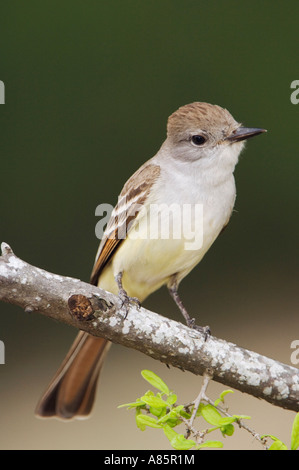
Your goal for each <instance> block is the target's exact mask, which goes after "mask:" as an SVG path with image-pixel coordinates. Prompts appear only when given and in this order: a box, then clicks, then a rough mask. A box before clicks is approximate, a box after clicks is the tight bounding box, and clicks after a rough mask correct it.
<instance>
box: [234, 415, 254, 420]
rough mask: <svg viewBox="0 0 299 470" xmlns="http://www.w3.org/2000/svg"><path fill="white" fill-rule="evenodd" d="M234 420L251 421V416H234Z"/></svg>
mask: <svg viewBox="0 0 299 470" xmlns="http://www.w3.org/2000/svg"><path fill="white" fill-rule="evenodd" d="M233 418H235V419H236V420H237V419H251V416H247V415H233Z"/></svg>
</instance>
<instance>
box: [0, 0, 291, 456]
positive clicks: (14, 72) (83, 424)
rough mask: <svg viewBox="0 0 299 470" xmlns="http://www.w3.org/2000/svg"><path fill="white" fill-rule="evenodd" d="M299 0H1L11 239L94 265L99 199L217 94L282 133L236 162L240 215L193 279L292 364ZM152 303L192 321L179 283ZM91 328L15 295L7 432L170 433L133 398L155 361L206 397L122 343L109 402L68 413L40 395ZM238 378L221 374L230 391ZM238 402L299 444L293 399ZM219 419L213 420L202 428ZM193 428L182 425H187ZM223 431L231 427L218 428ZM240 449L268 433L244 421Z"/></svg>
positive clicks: (5, 332) (191, 301)
mask: <svg viewBox="0 0 299 470" xmlns="http://www.w3.org/2000/svg"><path fill="white" fill-rule="evenodd" d="M298 15H299V4H298V2H297V1H296V0H289V1H288V2H284V3H282V2H273V1H270V0H263V2H260V1H258V0H252V1H251V2H250V4H248V3H247V2H241V3H240V2H237V1H234V0H229V1H228V0H226V1H224V0H218V1H217V2H205V1H202V0H186V1H184V2H181V1H179V0H162V1H160V2H157V1H148V0H146V1H142V2H141V1H137V0H125V1H124V0H112V1H109V2H104V1H95V0H85V1H84V2H73V1H69V0H67V1H66V0H64V1H61V0H60V1H56V0H51V1H49V0H44V1H43V2H40V1H37V0H34V1H32V0H28V1H26V2H21V1H15V0H10V1H9V2H4V4H3V5H2V7H1V19H0V40H1V44H2V47H1V60H0V80H2V81H3V82H4V84H5V99H6V103H5V105H2V106H1V107H0V122H1V127H0V135H1V187H0V193H1V199H0V200H1V202H0V204H1V222H0V224H1V225H0V239H1V241H5V242H7V243H8V244H10V245H11V246H12V248H13V250H14V251H15V253H16V254H17V255H18V256H19V257H21V258H22V259H24V260H26V261H27V262H29V263H31V264H34V265H36V266H39V267H42V268H44V269H46V270H48V271H50V272H54V273H58V274H62V275H68V276H72V277H76V278H80V279H82V280H85V281H88V279H89V275H90V271H91V268H92V265H93V261H94V256H95V253H96V250H97V247H98V243H99V241H98V240H97V239H96V237H95V233H94V229H95V224H96V222H97V220H98V219H97V218H96V217H95V208H96V206H97V205H98V204H100V203H103V202H106V203H110V204H115V202H116V200H117V195H118V193H119V191H120V190H121V188H122V186H123V184H124V183H125V181H126V180H127V178H128V177H129V176H130V175H131V174H132V173H133V172H134V171H135V170H136V169H137V168H138V167H139V166H140V165H141V164H142V163H143V162H144V161H146V160H147V159H148V158H150V157H152V156H153V155H154V154H155V153H156V151H157V150H158V149H159V147H160V145H161V143H162V141H163V140H164V138H165V134H166V120H167V117H168V116H169V114H171V113H172V112H173V111H175V110H176V109H177V108H178V107H179V106H181V105H184V104H187V103H190V102H192V101H207V102H210V103H213V104H219V105H221V106H223V107H226V108H228V109H229V111H230V112H231V113H232V114H233V116H234V117H235V119H236V120H238V121H240V122H243V123H244V124H245V125H246V126H249V127H250V126H251V127H264V128H266V129H268V133H267V134H266V135H263V136H259V137H257V138H255V139H253V140H250V141H249V142H248V144H247V148H246V151H245V152H244V153H243V154H242V157H241V159H240V162H239V164H238V166H237V169H236V173H235V175H236V182H237V193H238V195H237V201H236V206H235V212H234V214H233V217H232V219H231V222H230V224H229V226H228V228H227V230H226V231H225V232H224V234H223V235H222V236H221V237H219V239H218V240H217V241H216V242H215V244H214V246H213V247H212V249H211V250H210V251H209V253H208V254H207V255H206V257H205V258H204V260H203V261H202V262H201V263H200V265H198V267H197V268H195V269H194V271H193V272H192V273H191V274H190V275H189V276H188V277H187V278H186V279H185V280H184V282H183V283H182V284H181V287H180V294H181V297H182V298H183V299H184V302H185V305H186V306H187V308H188V309H189V311H190V312H191V313H192V314H194V316H196V317H197V318H198V323H200V324H203V325H205V324H209V325H210V326H211V329H212V333H213V334H214V335H215V336H218V337H220V338H224V339H227V340H229V341H232V342H234V343H237V344H238V345H240V346H242V347H245V348H248V349H251V350H255V351H257V352H258V353H261V354H264V355H267V356H270V357H272V358H274V359H276V360H278V361H281V362H284V363H287V364H290V355H291V352H292V350H291V348H290V344H291V342H292V341H293V340H295V339H298V338H299V331H298V330H299V328H298V327H299V322H298V259H297V255H298V251H297V249H298V248H297V246H298V243H297V241H298V234H299V233H298V232H299V230H298V229H299V224H298V201H299V196H298V169H299V158H298V147H299V136H298V125H299V105H297V106H296V105H293V104H292V103H291V101H290V95H291V93H292V91H293V90H291V88H290V84H291V82H292V81H293V80H298V79H299V67H298V48H299V36H298ZM145 306H146V307H147V308H149V309H151V310H153V311H157V312H159V313H161V314H163V315H165V316H168V317H170V318H173V319H177V320H180V319H181V318H180V315H179V313H178V312H177V309H176V307H175V306H174V304H173V301H172V300H171V299H170V298H169V296H168V293H167V291H166V289H165V288H164V289H161V290H160V291H159V292H157V293H155V294H153V295H152V296H151V297H150V298H149V299H148V300H147V301H146V303H145ZM75 334H76V331H75V330H74V329H72V328H70V327H67V326H65V325H63V324H60V323H55V322H53V321H52V320H50V319H47V318H44V317H41V316H39V315H38V314H31V315H29V314H25V313H24V312H23V311H22V310H21V309H18V308H16V307H14V306H11V305H8V304H3V303H2V304H0V339H1V340H2V341H4V343H5V348H6V364H5V365H2V366H0V397H1V398H0V416H1V427H0V447H1V449H169V448H170V447H169V444H168V441H167V439H166V437H164V435H163V433H162V431H161V432H159V430H156V429H147V430H146V431H145V432H141V431H140V430H138V429H137V428H136V426H135V420H134V413H133V412H132V411H131V412H129V411H126V410H125V409H119V410H118V409H117V406H118V405H119V404H121V403H126V402H130V401H134V399H135V398H136V397H138V396H141V395H142V394H143V393H144V392H145V391H146V390H147V389H148V388H149V387H148V384H147V383H146V382H144V380H143V379H142V378H141V376H140V371H141V370H142V369H144V368H147V369H151V370H153V371H154V372H156V373H157V374H160V375H161V376H162V377H163V378H164V380H165V381H166V382H167V384H168V385H169V387H170V388H174V389H175V391H176V392H177V394H178V396H179V400H180V403H187V402H190V401H191V400H193V399H194V398H195V397H196V396H197V394H198V392H199V389H200V386H201V378H200V377H195V376H193V375H192V374H190V373H188V372H185V373H183V372H181V371H179V370H175V369H170V370H168V369H167V368H166V367H165V365H163V364H160V363H158V362H156V361H153V360H152V359H150V358H148V357H146V356H144V355H142V354H140V353H137V352H135V351H133V350H127V349H125V348H123V347H121V346H114V347H113V348H112V349H111V352H110V353H109V356H108V359H107V362H106V364H105V367H104V370H103V372H102V375H101V379H100V387H99V388H98V397H97V401H96V406H95V408H94V412H93V414H92V417H91V418H90V419H89V420H87V421H77V422H76V421H74V422H70V423H63V422H59V421H54V420H41V419H37V418H36V417H35V416H34V409H35V405H36V403H37V401H38V399H39V397H40V395H41V393H42V392H43V391H44V389H45V388H46V386H47V384H48V382H49V380H50V378H51V377H52V375H53V374H54V372H55V371H56V369H57V367H58V366H59V364H60V362H61V360H62V358H63V357H64V354H65V353H66V352H67V350H68V348H69V346H70V344H71V342H72V341H73V338H74V336H75ZM223 389H225V387H224V386H222V385H219V384H216V383H213V384H212V385H211V386H210V388H209V390H208V392H209V395H210V397H211V398H215V399H216V398H217V396H218V394H219V393H220V392H221V391H222V390H223ZM228 404H229V406H230V411H231V413H234V414H240V413H241V414H246V415H250V416H251V417H252V419H251V422H250V423H248V424H249V425H250V427H252V428H253V429H254V430H255V431H256V432H258V433H260V434H264V433H270V434H274V435H277V436H278V437H280V438H281V439H282V440H284V441H285V443H286V444H287V445H289V444H290V433H291V425H292V421H293V418H294V413H292V412H289V411H285V410H282V409H280V408H277V407H274V406H272V405H270V404H267V403H265V402H262V401H259V400H257V399H254V398H252V397H249V396H247V395H243V394H241V393H239V392H236V393H235V394H234V395H230V396H229V397H228ZM204 427H205V425H203V428H204ZM181 432H183V429H182V431H181ZM213 438H215V439H217V438H218V439H219V438H220V439H221V435H216V434H215V436H213ZM224 444H225V448H226V449H236V448H242V449H259V448H260V446H259V445H257V444H256V443H255V442H254V440H253V438H252V436H250V435H249V434H248V433H246V432H245V431H242V430H241V431H238V432H236V433H235V435H234V436H233V437H232V438H226V439H225V442H224Z"/></svg>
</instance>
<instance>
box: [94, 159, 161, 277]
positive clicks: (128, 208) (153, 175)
mask: <svg viewBox="0 0 299 470" xmlns="http://www.w3.org/2000/svg"><path fill="white" fill-rule="evenodd" d="M159 174H160V167H159V166H158V165H155V164H153V163H149V162H147V163H145V164H144V165H143V166H142V167H141V168H139V170H137V171H136V172H135V173H134V174H133V175H132V176H131V178H130V179H129V180H128V181H127V182H126V184H125V185H124V187H123V189H122V191H121V193H120V195H119V198H118V202H117V204H116V206H115V208H114V209H113V211H112V214H111V217H110V219H109V222H108V224H107V227H106V230H105V232H104V235H103V238H102V241H101V243H100V246H99V250H98V253H97V258H96V260H95V264H94V267H93V270H92V273H91V278H90V282H91V284H94V285H97V283H98V279H99V276H100V273H101V271H102V270H103V268H104V267H105V266H106V264H107V263H108V262H109V261H110V259H111V257H112V256H113V254H114V253H115V251H116V250H117V249H118V247H119V246H120V244H121V243H122V242H123V240H124V239H125V237H126V234H127V232H128V229H131V228H132V227H133V225H134V221H135V220H136V218H137V215H138V214H139V212H140V210H141V207H142V206H143V205H144V203H145V201H146V200H147V198H148V196H149V194H150V191H151V188H152V186H153V184H154V183H155V181H156V180H157V178H158V176H159Z"/></svg>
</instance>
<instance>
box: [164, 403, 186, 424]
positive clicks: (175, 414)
mask: <svg viewBox="0 0 299 470" xmlns="http://www.w3.org/2000/svg"><path fill="white" fill-rule="evenodd" d="M183 407H184V406H183V405H179V406H177V407H175V408H173V409H172V410H170V411H169V413H167V414H166V415H164V416H162V417H161V418H160V419H159V420H158V422H159V423H166V422H168V421H169V420H175V421H177V420H178V418H179V416H180V412H181V409H182V408H183ZM179 422H181V420H179ZM168 424H169V423H168Z"/></svg>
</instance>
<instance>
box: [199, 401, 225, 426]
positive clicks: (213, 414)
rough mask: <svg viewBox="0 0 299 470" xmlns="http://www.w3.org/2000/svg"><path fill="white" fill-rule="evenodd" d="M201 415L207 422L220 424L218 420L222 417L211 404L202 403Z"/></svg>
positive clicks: (215, 424)
mask: <svg viewBox="0 0 299 470" xmlns="http://www.w3.org/2000/svg"><path fill="white" fill-rule="evenodd" d="M201 415H202V417H203V418H204V419H205V420H206V421H207V422H208V423H209V424H212V425H213V426H220V424H219V421H220V420H221V419H222V416H221V414H220V413H219V411H218V410H216V408H215V407H214V406H213V405H204V406H203V407H202V408H201Z"/></svg>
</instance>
